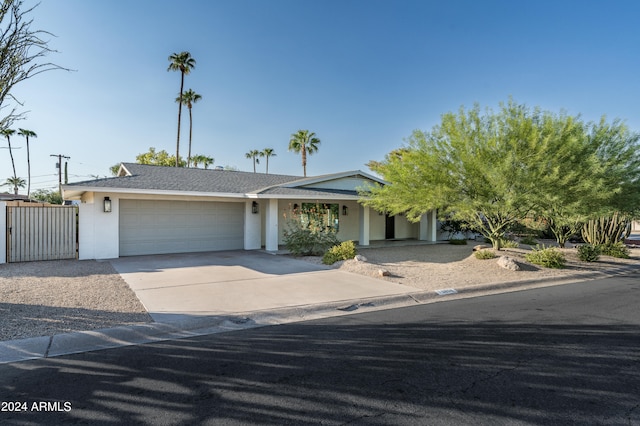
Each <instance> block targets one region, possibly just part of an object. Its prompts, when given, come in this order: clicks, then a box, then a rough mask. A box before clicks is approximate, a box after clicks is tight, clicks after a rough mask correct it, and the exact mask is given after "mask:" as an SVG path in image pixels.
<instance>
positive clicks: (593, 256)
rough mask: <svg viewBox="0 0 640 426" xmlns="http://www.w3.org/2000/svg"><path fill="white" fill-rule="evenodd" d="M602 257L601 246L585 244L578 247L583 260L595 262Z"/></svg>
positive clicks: (579, 256) (579, 257) (579, 255)
mask: <svg viewBox="0 0 640 426" xmlns="http://www.w3.org/2000/svg"><path fill="white" fill-rule="evenodd" d="M599 257H600V247H598V246H592V245H591V244H584V245H581V246H579V247H578V259H580V260H582V261H583V262H595V261H596V260H598V258H599Z"/></svg>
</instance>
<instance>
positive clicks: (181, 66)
mask: <svg viewBox="0 0 640 426" xmlns="http://www.w3.org/2000/svg"><path fill="white" fill-rule="evenodd" d="M169 62H170V63H169V68H167V71H180V96H179V97H178V100H182V96H183V92H184V76H185V75H186V74H189V73H191V70H192V69H193V68H195V66H196V60H195V59H193V58H192V57H191V53H189V52H181V53H174V54H172V55H171V56H169ZM182 104H183V102H181V101H179V102H178V136H177V140H176V156H175V166H176V167H180V163H179V159H180V121H181V119H182Z"/></svg>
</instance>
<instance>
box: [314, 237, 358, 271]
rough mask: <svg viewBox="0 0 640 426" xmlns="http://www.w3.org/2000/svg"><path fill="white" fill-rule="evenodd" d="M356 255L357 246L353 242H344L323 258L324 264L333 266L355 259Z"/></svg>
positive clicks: (328, 251)
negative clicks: (342, 261)
mask: <svg viewBox="0 0 640 426" xmlns="http://www.w3.org/2000/svg"><path fill="white" fill-rule="evenodd" d="M355 255H356V245H355V244H354V243H353V241H344V242H342V243H340V244H338V245H337V246H333V247H331V248H330V249H329V250H327V251H326V253H325V254H324V256H322V263H324V264H325V265H333V264H334V263H336V262H337V261H339V260H347V259H353V258H354V257H355Z"/></svg>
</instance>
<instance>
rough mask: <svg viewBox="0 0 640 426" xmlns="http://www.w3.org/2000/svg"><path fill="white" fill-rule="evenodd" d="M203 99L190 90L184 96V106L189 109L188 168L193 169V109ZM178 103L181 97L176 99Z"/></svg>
mask: <svg viewBox="0 0 640 426" xmlns="http://www.w3.org/2000/svg"><path fill="white" fill-rule="evenodd" d="M200 99H202V96H200V95H199V94H197V93H196V92H194V91H193V90H191V89H189V90H187V91H186V92H184V93H183V94H182V104H183V105H185V106H186V107H187V108H188V109H189V152H188V153H187V167H191V136H192V134H193V115H192V113H191V109H192V108H193V104H195V103H196V102H198V101H199V100H200ZM176 102H180V97H179V96H178V97H177V98H176Z"/></svg>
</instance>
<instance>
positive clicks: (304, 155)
mask: <svg viewBox="0 0 640 426" xmlns="http://www.w3.org/2000/svg"><path fill="white" fill-rule="evenodd" d="M302 170H303V171H304V177H307V148H306V147H305V146H304V144H302Z"/></svg>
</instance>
